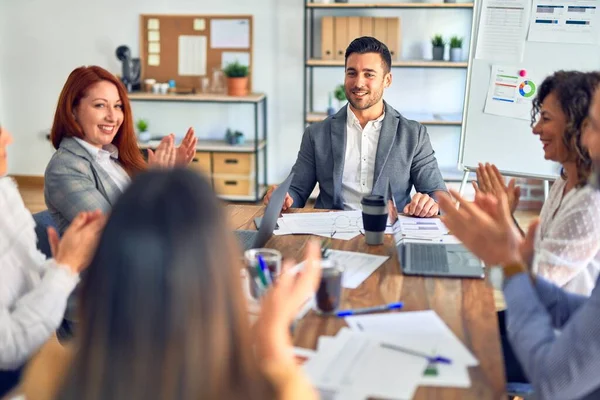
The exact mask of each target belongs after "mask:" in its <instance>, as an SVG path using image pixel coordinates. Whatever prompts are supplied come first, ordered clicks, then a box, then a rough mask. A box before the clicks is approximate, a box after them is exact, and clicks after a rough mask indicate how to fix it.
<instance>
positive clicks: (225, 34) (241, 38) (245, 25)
mask: <svg viewBox="0 0 600 400" xmlns="http://www.w3.org/2000/svg"><path fill="white" fill-rule="evenodd" d="M210 47H212V48H213V49H248V48H250V21H249V20H248V19H215V18H213V19H211V20H210Z"/></svg>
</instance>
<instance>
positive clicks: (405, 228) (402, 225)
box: [394, 215, 460, 244]
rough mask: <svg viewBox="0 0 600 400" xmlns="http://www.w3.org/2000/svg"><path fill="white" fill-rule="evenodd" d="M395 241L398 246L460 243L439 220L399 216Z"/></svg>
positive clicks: (395, 227) (395, 225)
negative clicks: (413, 243)
mask: <svg viewBox="0 0 600 400" xmlns="http://www.w3.org/2000/svg"><path fill="white" fill-rule="evenodd" d="M394 239H395V241H396V244H398V243H400V242H403V243H409V242H423V241H426V242H435V243H445V244H452V243H460V241H459V240H458V239H457V238H456V237H455V236H452V235H450V233H449V231H448V228H446V226H445V225H444V223H443V222H442V221H441V220H440V219H439V218H416V217H405V216H402V215H401V216H399V217H398V221H397V222H396V223H395V224H394Z"/></svg>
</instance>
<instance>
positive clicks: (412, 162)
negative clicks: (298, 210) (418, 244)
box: [265, 37, 446, 217]
mask: <svg viewBox="0 0 600 400" xmlns="http://www.w3.org/2000/svg"><path fill="white" fill-rule="evenodd" d="M391 63H392V61H391V55H390V52H389V50H388V48H387V47H386V45H385V44H383V43H381V42H380V41H378V40H377V39H375V38H372V37H361V38H358V39H355V40H354V41H353V42H352V43H350V46H348V48H347V49H346V68H345V71H346V72H345V79H344V88H345V91H346V98H347V99H348V105H347V106H346V107H343V108H342V109H341V110H340V111H339V112H338V113H337V114H335V115H333V116H331V117H329V118H327V119H326V120H324V121H322V122H319V123H315V124H313V125H311V126H309V127H308V128H307V129H306V131H305V133H304V137H303V138H302V144H301V146H300V151H299V152H298V158H297V160H296V164H295V165H294V167H293V169H292V171H293V172H294V173H295V175H294V180H293V181H292V185H291V187H290V190H289V193H288V196H287V198H286V201H285V204H284V206H283V208H284V209H287V208H289V207H292V206H293V207H304V205H305V203H306V200H307V199H308V197H309V196H310V194H311V193H312V191H313V189H314V187H315V184H317V183H318V184H319V192H320V193H319V197H318V198H317V202H316V204H315V207H316V208H327V209H360V201H361V198H362V197H363V196H364V195H368V194H371V193H373V194H381V195H385V194H386V193H387V182H388V181H389V182H390V185H391V189H392V192H393V196H394V199H395V202H396V205H397V207H398V210H401V211H403V212H405V213H407V214H410V215H415V216H419V217H431V216H434V215H437V213H438V210H439V209H438V205H437V202H436V198H437V197H438V196H440V195H443V194H445V192H446V185H445V184H444V180H443V179H442V174H441V173H440V171H439V169H438V165H437V161H436V159H435V155H434V151H433V149H432V147H431V143H430V141H429V135H428V134H427V130H426V129H425V127H424V126H423V125H421V124H419V123H418V122H416V121H411V120H408V119H406V118H404V117H403V116H402V115H400V113H399V112H398V111H396V110H395V109H394V108H392V107H391V106H390V105H389V104H387V103H386V102H385V101H383V92H384V90H385V89H386V88H388V87H389V86H390V85H391V84H392V74H391ZM413 186H414V187H415V190H416V192H417V193H416V194H415V196H414V197H412V199H411V197H410V192H411V190H412V188H413ZM272 190H273V188H272V189H271V190H269V192H268V193H267V195H266V196H265V203H268V201H269V199H270V195H271V193H272Z"/></svg>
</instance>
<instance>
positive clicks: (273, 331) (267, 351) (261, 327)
mask: <svg viewBox="0 0 600 400" xmlns="http://www.w3.org/2000/svg"><path fill="white" fill-rule="evenodd" d="M320 260H321V251H320V247H319V242H318V241H316V240H311V241H310V242H308V243H307V245H306V260H305V262H304V268H303V269H302V271H300V272H299V273H297V274H295V273H291V272H290V269H291V267H292V266H293V265H294V263H293V262H291V261H288V262H286V263H285V264H284V267H283V272H282V273H281V275H279V278H278V279H277V282H276V283H275V284H274V285H273V286H272V287H271V288H269V290H268V291H267V293H266V294H265V295H264V296H263V298H262V304H261V313H260V316H259V318H258V321H257V322H256V325H255V334H256V350H257V355H258V356H259V357H260V359H261V360H265V361H274V362H276V363H278V364H280V365H292V364H295V360H294V355H293V353H292V351H291V349H292V339H291V336H290V325H291V323H292V321H293V320H294V318H295V316H296V314H297V313H298V310H299V309H300V307H302V305H303V304H304V303H306V301H307V299H308V298H309V297H310V295H311V294H312V293H314V292H315V291H316V290H317V287H318V286H319V282H320V279H321V267H320V265H319V262H320Z"/></svg>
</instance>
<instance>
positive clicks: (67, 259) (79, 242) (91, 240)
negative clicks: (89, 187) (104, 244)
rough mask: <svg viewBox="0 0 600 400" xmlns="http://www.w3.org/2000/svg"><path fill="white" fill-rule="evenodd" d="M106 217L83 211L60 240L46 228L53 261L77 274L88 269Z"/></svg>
mask: <svg viewBox="0 0 600 400" xmlns="http://www.w3.org/2000/svg"><path fill="white" fill-rule="evenodd" d="M105 223H106V217H105V216H104V215H103V214H102V213H101V212H100V211H99V210H96V211H84V212H81V213H79V214H78V215H77V217H75V219H74V220H73V222H71V225H69V227H68V228H67V230H66V231H65V233H64V235H63V236H62V238H59V236H58V233H57V232H56V230H55V229H54V228H52V227H49V228H48V242H49V243H50V249H51V251H52V256H53V258H54V260H55V261H56V262H57V263H58V264H61V265H65V266H67V267H68V268H69V269H70V270H71V271H72V272H73V273H75V274H77V273H79V272H81V271H82V270H84V269H85V268H87V267H88V265H89V263H90V261H91V259H92V256H93V254H94V253H95V252H96V247H97V245H98V240H99V239H100V234H101V232H102V229H104V225H105Z"/></svg>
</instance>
